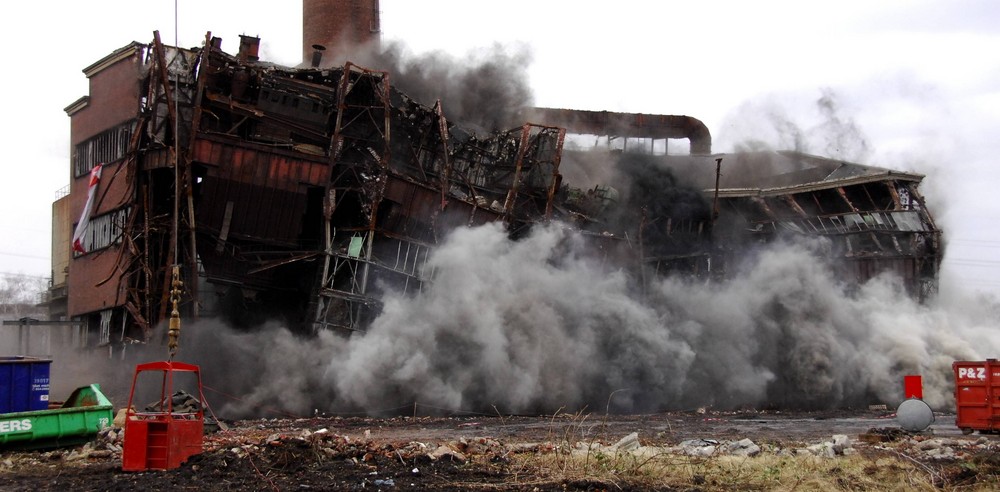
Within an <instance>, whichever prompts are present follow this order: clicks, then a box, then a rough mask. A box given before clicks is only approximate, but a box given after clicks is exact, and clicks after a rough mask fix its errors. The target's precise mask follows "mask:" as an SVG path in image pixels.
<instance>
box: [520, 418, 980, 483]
mask: <svg viewBox="0 0 1000 492" xmlns="http://www.w3.org/2000/svg"><path fill="white" fill-rule="evenodd" d="M557 419H558V422H557ZM552 423H553V424H561V425H553V428H554V429H555V428H558V429H559V430H558V431H553V432H552V433H551V435H550V438H551V440H550V442H551V443H553V445H552V448H551V451H549V452H545V450H541V451H539V452H537V453H533V454H532V453H528V454H519V455H514V456H511V458H512V462H511V463H510V467H509V468H508V471H509V472H510V473H511V476H512V478H514V480H515V481H514V483H515V484H520V485H522V486H528V487H529V488H530V487H531V486H532V485H535V484H547V485H550V486H551V485H554V484H562V488H569V489H573V488H578V489H606V490H628V489H647V490H667V489H670V490H677V489H679V490H701V491H723V490H726V491H728V490H776V491H792V490H795V491H828V490H865V491H914V490H916V491H920V490H927V491H930V490H935V491H938V490H963V491H964V490H1000V459H996V458H992V455H991V456H990V457H989V458H987V459H982V458H981V457H980V458H976V457H972V458H969V459H967V460H962V461H951V462H947V463H930V462H924V461H921V460H918V459H916V458H914V457H912V456H910V455H908V454H906V453H904V452H899V451H892V450H885V449H883V450H873V449H870V448H869V449H864V450H862V452H857V453H854V454H851V455H847V456H837V457H835V458H826V457H819V456H813V455H779V454H776V453H774V452H773V450H771V449H768V448H769V446H766V445H765V446H764V448H765V450H764V452H762V453H761V454H759V455H758V456H755V457H746V456H733V455H717V456H711V457H693V456H686V455H681V454H674V453H665V452H657V451H651V452H643V451H646V450H650V449H656V448H644V449H643V450H642V451H640V452H634V453H627V452H616V451H608V448H607V447H601V446H596V445H594V446H590V445H589V444H596V443H598V442H605V443H607V442H609V441H608V440H607V439H606V436H602V435H600V434H601V433H602V432H603V427H604V426H603V425H600V422H593V421H591V422H588V416H586V415H584V414H582V413H578V414H573V415H566V414H563V415H559V416H558V417H553V422H552ZM579 443H584V444H583V445H582V446H581V445H580V444H579ZM574 448H575V449H574ZM543 488H544V487H543Z"/></svg>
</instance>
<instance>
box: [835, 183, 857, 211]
mask: <svg viewBox="0 0 1000 492" xmlns="http://www.w3.org/2000/svg"><path fill="white" fill-rule="evenodd" d="M837 194H838V195H840V198H843V199H844V203H846V204H847V206H848V207H850V209H851V210H852V211H854V212H857V211H858V207H855V206H854V204H853V203H851V200H850V199H849V198H847V192H846V191H845V190H844V187H842V186H841V187H839V188H837Z"/></svg>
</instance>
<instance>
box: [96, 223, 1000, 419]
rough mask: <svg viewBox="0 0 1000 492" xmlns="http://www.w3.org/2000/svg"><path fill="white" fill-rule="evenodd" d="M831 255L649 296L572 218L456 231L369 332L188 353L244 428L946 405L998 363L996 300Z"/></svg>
mask: <svg viewBox="0 0 1000 492" xmlns="http://www.w3.org/2000/svg"><path fill="white" fill-rule="evenodd" d="M824 247H825V245H824V244H823V242H822V241H821V240H810V241H807V242H803V243H790V242H786V243H781V244H776V245H773V246H770V247H768V248H766V249H764V250H761V251H759V252H757V253H756V254H754V255H752V257H749V258H748V260H747V261H746V262H745V263H744V264H743V265H742V266H741V271H740V272H739V275H736V276H735V278H734V279H732V280H729V281H725V282H718V283H705V282H701V281H690V280H684V279H681V278H663V279H660V280H657V281H654V282H653V283H652V284H648V285H646V286H645V288H642V286H640V285H638V284H637V283H636V281H635V279H633V278H631V277H630V276H629V275H628V274H626V273H625V272H623V271H622V270H617V269H615V270H608V269H607V268H605V266H603V265H601V264H600V263H599V262H597V261H595V260H594V259H593V258H594V257H593V255H590V254H588V243H587V240H586V239H585V237H584V236H582V235H580V234H579V233H578V232H575V231H573V230H571V229H568V228H564V227H561V226H560V225H559V224H552V225H549V226H544V227H538V228H536V229H535V230H534V231H533V232H532V233H531V234H530V235H528V236H527V237H524V238H522V239H520V240H518V241H512V240H510V239H509V238H508V236H507V234H506V232H505V231H504V230H503V229H502V227H501V226H499V225H487V226H482V227H477V228H469V229H458V230H456V231H455V232H453V233H452V234H451V235H450V236H449V237H448V238H447V240H445V241H444V242H443V244H442V245H441V246H440V247H439V248H438V249H437V250H436V252H435V253H434V254H433V255H432V257H431V258H430V260H429V263H428V266H429V267H431V268H434V271H435V276H434V279H433V283H432V284H430V285H429V286H428V288H426V289H424V291H423V292H421V293H419V294H417V295H414V296H402V295H393V294H391V293H390V294H389V295H388V296H387V297H386V298H385V306H384V310H383V312H382V314H381V316H380V317H378V318H377V319H376V321H375V322H374V324H373V325H372V326H371V327H370V328H369V329H368V331H367V332H364V333H356V334H353V335H351V336H343V335H338V334H334V333H330V332H324V333H320V334H319V335H318V336H316V337H312V338H302V337H297V336H295V335H293V334H291V333H290V332H289V331H288V330H286V329H284V328H282V327H280V326H274V325H272V326H269V327H265V328H264V329H261V330H258V331H253V332H240V331H235V330H232V329H228V328H225V327H222V326H219V325H218V324H217V323H214V322H210V321H205V322H199V323H194V324H190V325H187V326H185V328H184V331H183V335H182V353H181V356H182V357H181V358H182V360H185V361H188V362H192V363H197V364H200V365H201V366H202V368H203V372H204V375H205V376H204V377H205V383H206V385H207V386H209V387H210V388H211V390H210V391H209V392H207V396H208V398H209V400H210V402H211V403H213V404H214V407H215V409H216V412H217V413H218V414H219V415H220V416H221V417H227V418H235V417H247V416H259V415H271V416H273V414H274V413H279V414H280V413H284V414H289V415H308V414H312V413H313V412H314V411H316V410H318V411H321V412H327V413H337V412H366V413H410V412H412V410H413V408H414V405H415V404H418V405H419V410H420V411H421V412H422V413H427V412H432V413H433V412H449V411H475V412H491V413H492V412H493V411H494V409H496V410H495V411H500V412H504V413H508V412H510V413H549V412H554V411H556V410H559V409H566V410H570V411H575V410H579V409H584V408H588V409H597V410H600V411H603V410H604V409H605V408H608V409H610V410H611V411H612V412H652V411H665V410H690V409H694V408H698V407H712V408H715V409H737V408H789V409H791V408H799V409H829V408H845V407H859V406H867V405H869V404H872V403H887V404H890V405H895V404H897V403H898V402H899V401H901V400H902V380H903V376H904V375H907V374H921V375H923V377H924V384H925V400H926V401H927V402H928V404H930V405H931V406H932V407H934V408H945V407H946V406H948V405H950V404H951V402H952V400H951V398H952V397H951V385H952V382H951V378H952V376H951V363H952V362H953V361H955V360H970V359H971V360H977V359H982V358H984V357H988V356H994V355H996V351H997V347H1000V337H998V336H997V335H996V333H995V330H990V329H988V328H987V327H989V326H991V323H992V321H991V320H992V319H993V318H994V312H995V310H996V303H995V302H994V303H992V304H990V303H981V302H977V303H969V304H968V305H957V303H956V302H955V301H949V302H945V301H944V300H942V299H937V300H933V301H932V302H931V303H930V304H926V305H921V304H918V303H916V302H914V301H912V300H910V298H909V297H907V295H906V294H905V293H904V292H902V290H901V289H900V288H899V286H898V282H896V281H895V279H894V278H893V277H891V276H885V277H880V278H877V279H876V280H874V281H871V282H869V283H868V284H865V285H863V286H861V287H860V288H859V289H855V290H848V289H846V288H845V287H844V286H843V285H841V284H839V283H838V282H837V281H836V280H835V277H834V276H833V275H832V274H831V273H830V270H829V269H828V268H827V267H826V265H824V262H823V260H822V252H823V249H824ZM990 306H992V307H990ZM133 355H134V357H135V358H136V359H141V358H151V359H153V360H156V359H161V358H162V354H155V355H152V356H151V355H150V354H141V355H140V354H138V353H133ZM128 362H129V363H132V362H135V360H130V361H128ZM119 372H123V371H120V370H119ZM121 379H124V378H119V380H121ZM113 393H114V394H121V390H115V391H113ZM116 403H119V404H121V405H123V404H124V401H120V402H116Z"/></svg>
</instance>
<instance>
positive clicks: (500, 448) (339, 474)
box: [0, 411, 1000, 491]
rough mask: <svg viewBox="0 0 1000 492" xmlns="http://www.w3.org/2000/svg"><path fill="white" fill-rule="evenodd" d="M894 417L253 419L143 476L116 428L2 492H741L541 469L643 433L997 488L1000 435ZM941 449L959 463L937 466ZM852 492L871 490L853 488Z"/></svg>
mask: <svg viewBox="0 0 1000 492" xmlns="http://www.w3.org/2000/svg"><path fill="white" fill-rule="evenodd" d="M893 417H894V416H893V415H892V414H891V413H888V412H884V411H883V412H879V411H860V412H825V413H781V412H744V413H718V412H703V413H699V412H685V413H665V414H656V415H640V416H603V415H593V414H589V415H584V414H560V415H555V416H540V417H527V416H511V417H500V416H494V417H487V416H482V417H475V418H472V417H417V418H413V417H397V418H388V419H374V418H311V419H261V420H244V421H237V422H230V423H228V424H229V429H228V430H225V431H219V432H215V433H212V434H208V435H206V436H205V442H204V452H203V453H202V454H201V455H197V456H194V457H192V458H191V459H190V460H189V461H188V462H187V463H186V464H184V465H182V466H181V467H180V468H178V469H174V470H168V471H147V472H123V471H122V470H121V445H122V437H121V432H120V430H115V429H112V430H110V431H105V432H102V434H101V435H100V436H99V437H98V438H96V439H95V440H94V441H93V442H91V443H89V444H86V445H81V446H76V447H72V448H62V449H56V450H43V451H0V491H37V490H396V489H406V490H470V489H496V490H629V489H644V490H648V489H660V490H724V489H728V488H730V486H731V485H733V484H734V483H733V482H721V481H713V480H712V479H711V477H707V478H706V477H705V476H704V475H702V474H699V473H700V472H699V473H694V474H692V475H691V476H690V477H686V478H685V477H680V478H677V477H674V478H671V479H669V480H665V481H663V480H661V478H657V477H655V476H652V475H650V474H648V473H643V472H642V470H641V468H636V470H639V471H638V472H636V473H637V474H636V476H634V477H633V476H628V475H627V474H626V475H623V474H621V473H618V474H617V475H614V476H613V477H611V478H609V475H607V474H603V475H602V474H599V473H595V474H590V473H566V466H567V464H568V462H560V463H563V465H562V466H563V473H559V470H558V469H553V468H552V467H551V466H548V465H549V464H551V462H550V461H545V457H546V456H551V457H555V458H556V459H558V457H560V456H569V455H571V454H573V452H574V451H573V450H574V449H576V450H580V449H587V450H588V451H587V452H586V453H587V458H588V459H590V456H591V453H592V452H591V451H589V450H597V449H601V450H604V451H602V453H604V454H599V453H597V452H596V451H594V452H593V456H608V455H609V453H610V452H609V451H607V450H612V449H613V450H617V449H622V450H624V449H626V448H625V447H624V446H625V445H624V444H622V442H626V441H628V436H629V434H632V433H637V437H638V442H637V443H634V444H633V445H632V448H631V449H638V450H637V451H632V452H641V450H649V449H653V450H659V451H657V453H658V454H667V453H675V452H676V453H680V454H682V455H683V454H685V453H686V454H687V455H691V454H692V451H691V450H699V449H709V448H711V449H712V450H713V451H712V452H713V453H717V452H722V450H723V449H735V448H734V447H733V446H732V445H730V444H727V443H735V442H737V441H740V442H748V441H746V440H749V441H752V443H751V444H753V445H755V446H757V447H759V448H760V449H761V450H762V451H758V452H757V453H752V452H750V453H745V457H744V458H743V459H747V460H753V459H760V458H754V456H763V455H767V454H770V455H775V456H779V455H780V456H795V455H809V453H810V452H811V453H812V454H818V455H820V457H819V458H816V459H829V460H838V459H847V458H846V456H849V455H855V456H856V455H859V454H860V455H864V456H873V457H872V458H870V460H871V462H872V463H880V462H879V461H878V459H877V457H875V456H877V455H880V453H882V454H885V455H887V456H888V455H892V454H893V453H895V455H898V456H899V458H898V461H903V462H907V461H912V462H913V463H912V464H911V465H912V466H913V468H914V469H915V470H921V473H927V474H928V476H929V477H930V478H932V479H933V480H931V481H930V482H929V483H933V484H934V485H935V486H936V487H940V488H945V489H947V488H951V487H962V486H967V485H969V484H978V485H979V486H980V487H982V486H984V485H985V486H987V488H989V484H991V483H992V484H994V485H996V484H998V483H1000V482H998V481H997V475H998V473H997V472H998V470H1000V465H998V464H996V463H995V462H997V461H998V460H997V459H996V458H989V457H990V456H995V455H996V454H997V453H996V452H995V450H996V449H1000V441H998V440H997V436H980V435H975V434H974V435H969V436H965V435H962V434H961V432H960V431H959V429H957V428H956V427H955V426H954V416H953V415H936V421H935V423H934V424H933V425H932V426H931V428H930V429H928V430H927V431H925V432H923V433H920V434H919V435H909V434H907V433H905V432H903V431H901V429H899V428H898V425H896V423H895V420H894V418H893ZM835 435H843V436H847V437H846V439H847V442H849V444H847V445H846V449H849V450H850V452H847V451H844V449H845V447H844V446H843V445H841V448H840V449H837V448H836V447H835V446H834V445H833V444H831V442H832V441H831V440H832V439H833V440H834V441H835V439H834V437H833V436H835ZM623 438H625V439H623ZM699 440H700V441H699ZM692 442H695V444H692ZM616 443H617V444H616ZM824 443H825V444H824ZM894 443H895V444H894ZM901 443H908V444H901ZM931 443H936V444H934V445H933V446H932V445H930V444H931ZM842 444H843V443H842ZM709 445H710V446H709ZM616 446H617V447H616ZM638 446H641V448H638ZM692 446H693V447H692ZM698 446H702V447H698ZM704 446H709V447H704ZM727 446H729V447H727ZM824 446H825V448H824ZM892 446H895V447H892ZM716 449H718V451H715V450H716ZM900 449H904V451H900ZM942 449H944V450H945V451H941V450H942ZM824 450H825V451H824ZM617 452H618V451H615V453H617ZM695 452H700V451H695ZM727 452H728V451H727ZM733 452H734V453H735V452H736V451H733ZM824 452H826V453H828V454H829V456H827V457H823V456H822V454H823V453H824ZM945 452H947V453H950V454H946V455H944V456H943V458H942V455H941V453H945ZM935 453H937V454H935ZM983 456H986V457H987V458H983ZM904 458H905V459H904ZM893 459H894V460H896V459H897V458H896V457H893ZM984 460H985V461H984ZM894 462H895V461H894ZM699 463H701V462H699ZM969 463H975V464H976V466H975V467H973V468H970V467H969V466H968V464H969ZM986 465H989V466H986ZM893 466H895V465H893ZM557 468H558V467H557ZM768 469H770V468H768ZM834 470H836V468H834ZM970 470H971V471H970ZM833 473H836V471H834V472H833ZM658 480H659V481H658ZM754 480H757V479H754ZM991 480H992V482H991ZM761 483H765V484H766V483H767V482H759V481H756V482H754V481H751V482H746V483H745V488H750V489H758V488H761V487H762V486H761V485H760V484H761ZM736 485H737V486H740V483H739V482H736ZM740 488H744V487H742V486H740ZM763 488H770V487H767V486H766V485H765V486H763ZM838 488H839V487H838ZM843 488H844V489H855V488H861V489H864V488H866V487H857V486H856V484H855V486H851V483H848V482H845V483H844V487H843Z"/></svg>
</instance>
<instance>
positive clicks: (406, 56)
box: [329, 41, 534, 132]
mask: <svg viewBox="0 0 1000 492" xmlns="http://www.w3.org/2000/svg"><path fill="white" fill-rule="evenodd" d="M344 59H349V60H350V61H352V62H354V63H358V64H360V65H363V66H365V67H368V68H373V69H378V70H385V71H387V72H389V74H390V75H389V80H390V83H391V84H392V85H393V86H395V87H396V88H398V89H399V90H401V91H403V92H404V93H406V94H407V95H408V96H410V97H412V98H413V99H415V100H417V101H419V102H420V103H422V104H426V105H428V106H431V105H433V104H434V101H436V100H441V102H442V107H443V109H444V114H445V116H446V117H447V118H448V120H449V121H452V122H455V123H459V124H461V125H463V126H466V127H469V128H471V129H473V130H478V131H487V132H488V131H494V130H501V129H507V128H508V127H513V126H516V125H520V124H521V123H523V122H522V121H519V120H518V118H517V113H518V111H519V110H520V109H521V108H523V107H526V106H531V105H532V101H533V97H534V96H533V94H532V91H531V88H530V86H529V84H528V67H529V66H530V64H531V61H532V56H531V52H530V50H529V49H528V48H527V47H524V46H521V47H514V48H511V47H505V46H502V45H499V44H495V45H493V46H490V47H489V48H483V49H479V50H473V51H471V52H469V53H468V54H467V55H466V56H465V57H464V58H456V57H453V56H451V55H448V54H446V53H443V52H430V53H424V54H413V53H411V52H410V51H409V50H408V49H407V48H406V46H405V45H404V44H403V43H401V42H398V41H393V42H386V43H383V44H382V45H381V46H378V47H376V46H366V47H358V48H355V49H353V50H352V51H351V54H350V55H349V56H344ZM329 63H330V64H340V63H343V60H340V59H336V58H332V59H331V60H330V62H329Z"/></svg>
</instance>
